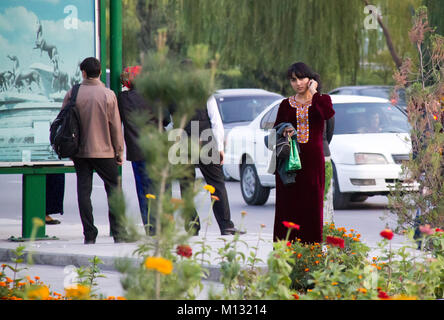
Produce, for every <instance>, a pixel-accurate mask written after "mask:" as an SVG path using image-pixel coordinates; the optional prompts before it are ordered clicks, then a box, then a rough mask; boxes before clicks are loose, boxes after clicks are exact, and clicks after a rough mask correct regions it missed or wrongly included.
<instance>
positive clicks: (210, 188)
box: [203, 184, 216, 194]
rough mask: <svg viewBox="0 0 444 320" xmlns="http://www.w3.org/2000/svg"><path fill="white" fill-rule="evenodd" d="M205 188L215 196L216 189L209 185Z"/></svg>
mask: <svg viewBox="0 0 444 320" xmlns="http://www.w3.org/2000/svg"><path fill="white" fill-rule="evenodd" d="M203 188H204V189H205V190H207V191H208V192H209V193H211V194H213V193H214V192H215V191H216V189H215V188H214V187H213V186H212V185H209V184H207V185H205V186H204V187H203Z"/></svg>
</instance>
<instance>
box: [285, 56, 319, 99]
mask: <svg viewBox="0 0 444 320" xmlns="http://www.w3.org/2000/svg"><path fill="white" fill-rule="evenodd" d="M293 74H294V75H295V76H296V77H298V78H299V79H303V78H309V79H310V80H312V79H314V80H316V82H317V83H318V89H317V90H318V91H319V92H321V89H322V83H321V77H320V76H319V74H317V73H316V72H314V71H313V70H312V69H311V68H310V67H309V66H307V65H306V64H305V63H303V62H296V63H293V64H292V65H291V66H290V67H289V68H288V70H287V78H288V79H291V78H292V77H293Z"/></svg>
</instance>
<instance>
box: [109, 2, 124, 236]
mask: <svg viewBox="0 0 444 320" xmlns="http://www.w3.org/2000/svg"><path fill="white" fill-rule="evenodd" d="M109 16H110V88H111V90H113V91H114V93H115V94H116V96H117V95H118V94H119V92H120V91H121V90H122V86H121V84H120V73H121V72H122V0H111V1H110V7H109ZM119 174H120V176H122V167H121V166H119ZM110 236H112V233H111V230H110Z"/></svg>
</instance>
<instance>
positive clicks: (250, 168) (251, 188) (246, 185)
mask: <svg viewBox="0 0 444 320" xmlns="http://www.w3.org/2000/svg"><path fill="white" fill-rule="evenodd" d="M240 187H241V191H242V197H243V198H244V200H245V202H246V203H247V204H249V205H253V206H261V205H263V204H264V203H265V202H267V200H268V197H269V196H270V188H267V187H263V186H262V185H261V183H260V181H259V177H258V175H257V172H256V168H255V167H254V165H252V164H244V165H243V166H242V168H241V179H240Z"/></svg>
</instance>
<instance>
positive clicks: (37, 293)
mask: <svg viewBox="0 0 444 320" xmlns="http://www.w3.org/2000/svg"><path fill="white" fill-rule="evenodd" d="M27 295H28V298H29V299H32V300H45V299H48V297H49V288H48V287H47V286H42V287H39V288H37V289H33V290H29V291H28V294H27Z"/></svg>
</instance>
